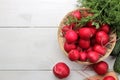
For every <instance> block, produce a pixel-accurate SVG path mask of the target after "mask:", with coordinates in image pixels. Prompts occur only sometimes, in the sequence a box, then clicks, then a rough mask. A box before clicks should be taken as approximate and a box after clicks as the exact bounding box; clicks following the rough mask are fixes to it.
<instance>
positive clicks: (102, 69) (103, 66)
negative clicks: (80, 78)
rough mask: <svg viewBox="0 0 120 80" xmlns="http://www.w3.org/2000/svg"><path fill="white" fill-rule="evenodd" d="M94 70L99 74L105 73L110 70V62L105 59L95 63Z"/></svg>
mask: <svg viewBox="0 0 120 80" xmlns="http://www.w3.org/2000/svg"><path fill="white" fill-rule="evenodd" d="M93 69H94V71H95V72H96V73H97V74H99V75H104V74H106V73H107V71H108V64H107V63H106V62H105V61H101V62H98V63H96V64H93Z"/></svg>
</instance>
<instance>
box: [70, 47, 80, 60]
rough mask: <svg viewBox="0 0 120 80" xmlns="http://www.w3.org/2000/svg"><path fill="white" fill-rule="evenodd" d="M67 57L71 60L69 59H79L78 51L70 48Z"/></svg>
mask: <svg viewBox="0 0 120 80" xmlns="http://www.w3.org/2000/svg"><path fill="white" fill-rule="evenodd" d="M68 58H69V59H70V60H71V61H76V60H78V59H79V51H78V50H76V49H74V50H71V51H70V52H69V54H68Z"/></svg>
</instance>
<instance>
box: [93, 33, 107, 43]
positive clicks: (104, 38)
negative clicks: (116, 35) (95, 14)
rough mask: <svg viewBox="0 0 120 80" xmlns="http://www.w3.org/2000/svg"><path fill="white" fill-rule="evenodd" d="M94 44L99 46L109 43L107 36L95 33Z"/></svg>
mask: <svg viewBox="0 0 120 80" xmlns="http://www.w3.org/2000/svg"><path fill="white" fill-rule="evenodd" d="M95 39H96V42H97V43H98V44H100V45H105V44H106V43H107V42H108V41H109V36H108V34H107V33H105V32H104V31H99V32H97V33H96V37H95Z"/></svg>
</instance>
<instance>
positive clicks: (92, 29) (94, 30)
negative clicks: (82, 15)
mask: <svg viewBox="0 0 120 80" xmlns="http://www.w3.org/2000/svg"><path fill="white" fill-rule="evenodd" d="M89 28H90V29H91V31H92V34H93V36H94V35H95V34H96V32H97V29H96V28H95V27H94V26H91V27H89Z"/></svg>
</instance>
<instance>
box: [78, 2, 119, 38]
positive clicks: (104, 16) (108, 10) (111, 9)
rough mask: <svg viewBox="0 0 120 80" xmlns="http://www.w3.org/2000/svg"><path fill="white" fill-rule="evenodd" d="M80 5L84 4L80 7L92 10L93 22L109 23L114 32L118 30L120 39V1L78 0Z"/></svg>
mask: <svg viewBox="0 0 120 80" xmlns="http://www.w3.org/2000/svg"><path fill="white" fill-rule="evenodd" d="M79 4H82V6H79V7H86V8H90V12H92V13H94V15H93V17H92V20H96V21H99V23H100V24H103V23H107V24H109V25H110V26H111V28H113V30H115V29H116V32H117V36H118V37H119V38H120V0H78V5H79ZM86 19H87V18H86ZM84 21H85V22H86V21H87V20H84Z"/></svg>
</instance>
